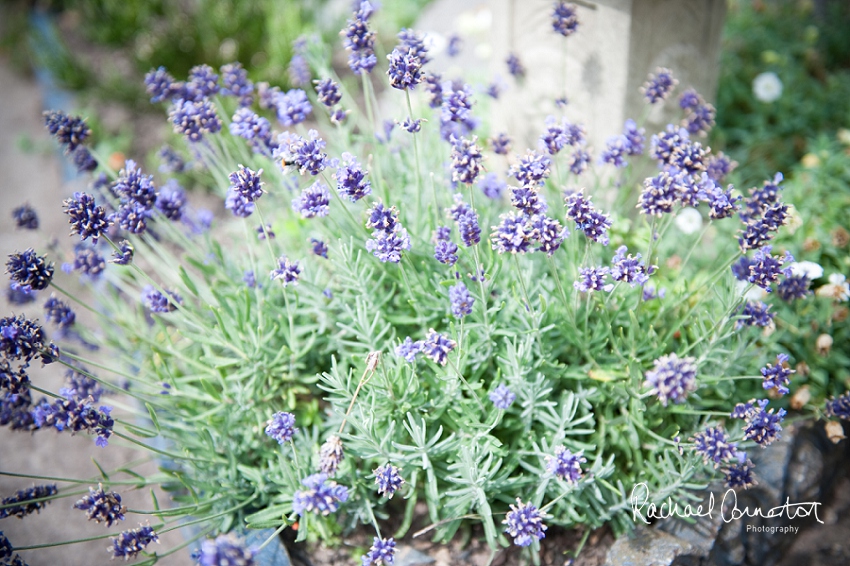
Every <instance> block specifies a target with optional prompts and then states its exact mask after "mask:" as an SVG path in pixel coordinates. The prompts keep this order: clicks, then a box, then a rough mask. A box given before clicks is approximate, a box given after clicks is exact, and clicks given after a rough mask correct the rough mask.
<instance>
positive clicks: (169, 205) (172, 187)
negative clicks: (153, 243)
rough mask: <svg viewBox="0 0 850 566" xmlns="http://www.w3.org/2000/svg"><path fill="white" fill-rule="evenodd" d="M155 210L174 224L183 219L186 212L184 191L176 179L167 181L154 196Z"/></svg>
mask: <svg viewBox="0 0 850 566" xmlns="http://www.w3.org/2000/svg"><path fill="white" fill-rule="evenodd" d="M156 208H157V209H158V210H159V211H160V212H161V213H162V215H163V216H165V217H166V218H168V219H169V220H172V221H174V222H177V221H179V220H180V219H181V218H183V213H184V212H185V210H186V191H184V190H183V188H182V187H181V186H180V185H179V184H178V183H177V180H176V179H169V180H168V181H166V183H165V186H164V187H162V190H161V191H160V192H159V194H158V195H157V196H156Z"/></svg>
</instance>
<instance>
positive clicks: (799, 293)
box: [776, 275, 811, 302]
mask: <svg viewBox="0 0 850 566" xmlns="http://www.w3.org/2000/svg"><path fill="white" fill-rule="evenodd" d="M810 283H811V282H810V281H809V278H808V277H806V276H805V275H791V276H790V277H786V278H785V279H783V280H782V281H781V282H780V283H779V285H777V286H776V292H777V294H778V295H779V298H780V299H782V300H783V301H787V302H791V301H793V300H794V299H804V298H806V297H807V296H808V295H810V294H811V290H809V284H810Z"/></svg>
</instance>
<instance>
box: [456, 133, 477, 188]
mask: <svg viewBox="0 0 850 566" xmlns="http://www.w3.org/2000/svg"><path fill="white" fill-rule="evenodd" d="M477 139H478V138H476V137H475V136H473V137H472V139H471V140H469V139H466V138H460V139H458V138H455V137H454V136H452V138H451V143H452V153H451V158H452V181H454V182H458V183H466V184H467V185H471V184H472V183H474V182H475V179H476V177H478V174H479V172H480V171H481V161H482V160H483V159H484V156H483V155H482V154H481V148H479V147H478V145H477V144H476V143H475V142H476V140H477Z"/></svg>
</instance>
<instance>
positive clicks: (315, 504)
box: [292, 473, 348, 515]
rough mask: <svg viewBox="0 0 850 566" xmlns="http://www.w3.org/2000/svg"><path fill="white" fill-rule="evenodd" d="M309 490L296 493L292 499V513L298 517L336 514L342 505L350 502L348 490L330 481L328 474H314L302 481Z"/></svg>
mask: <svg viewBox="0 0 850 566" xmlns="http://www.w3.org/2000/svg"><path fill="white" fill-rule="evenodd" d="M301 484H302V485H303V486H304V487H306V488H307V489H302V490H299V491H296V492H295V494H294V495H293V497H292V511H293V512H294V513H296V514H298V515H304V514H305V513H310V512H312V513H319V514H321V515H330V514H331V513H336V511H337V509H339V504H340V503H345V502H346V501H348V488H346V487H345V486H342V485H338V484H337V483H336V482H335V481H328V474H324V473H321V474H313V475H312V476H307V477H306V478H304V479H303V480H301Z"/></svg>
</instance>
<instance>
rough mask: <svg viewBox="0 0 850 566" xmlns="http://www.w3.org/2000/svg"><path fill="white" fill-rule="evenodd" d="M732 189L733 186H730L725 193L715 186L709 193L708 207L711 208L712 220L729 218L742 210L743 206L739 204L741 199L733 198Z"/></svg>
mask: <svg viewBox="0 0 850 566" xmlns="http://www.w3.org/2000/svg"><path fill="white" fill-rule="evenodd" d="M706 175H708V176H709V178H712V177H711V173H709V172H706ZM715 182H716V181H715ZM732 189H733V187H732V185H729V186H728V187H727V189H726V191H725V192H724V191H723V189H721V188H720V187H719V186H715V187H714V189H713V190H710V191H708V193H707V196H708V206H709V207H711V209H710V210H709V213H708V216H709V217H710V218H711V219H712V220H721V219H723V218H729V217H731V216H733V215H734V214H735V213H736V212H738V211H739V210H740V209H741V205H739V204H738V201H740V200H741V197H740V196H735V197H733V196H732Z"/></svg>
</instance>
